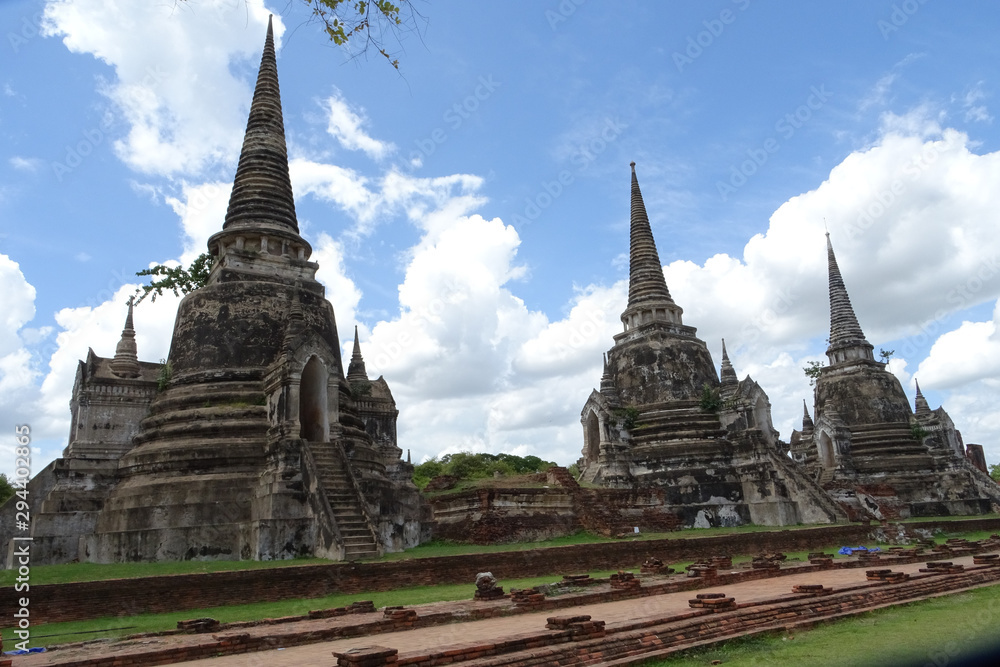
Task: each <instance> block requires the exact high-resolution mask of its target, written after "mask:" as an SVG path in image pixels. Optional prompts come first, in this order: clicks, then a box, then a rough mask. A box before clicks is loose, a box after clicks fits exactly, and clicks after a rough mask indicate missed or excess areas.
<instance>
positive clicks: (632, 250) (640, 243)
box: [628, 162, 673, 306]
mask: <svg viewBox="0 0 1000 667" xmlns="http://www.w3.org/2000/svg"><path fill="white" fill-rule="evenodd" d="M631 167H632V214H631V216H630V223H629V226H630V231H631V234H630V243H629V283H628V304H629V306H632V305H635V304H637V303H639V302H643V301H661V300H666V301H671V302H672V301H673V300H672V299H671V298H670V291H669V290H667V281H666V280H665V279H664V278H663V265H662V264H660V255H659V254H658V253H657V252H656V243H655V241H654V240H653V231H652V229H651V228H650V226H649V217H648V216H647V215H646V205H645V203H643V201H642V192H641V191H640V190H639V179H638V178H636V175H635V162H632V163H631Z"/></svg>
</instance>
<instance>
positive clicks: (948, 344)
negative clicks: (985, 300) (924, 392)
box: [916, 301, 1000, 389]
mask: <svg viewBox="0 0 1000 667" xmlns="http://www.w3.org/2000/svg"><path fill="white" fill-rule="evenodd" d="M998 325H1000V301H998V302H997V305H996V306H995V308H994V310H993V319H992V320H990V321H988V322H962V324H961V326H959V327H958V328H957V329H955V330H954V331H949V332H947V333H945V334H943V335H942V336H940V337H939V338H938V339H937V341H935V343H934V345H933V347H931V351H930V354H929V355H928V356H927V358H926V359H924V360H923V361H922V362H921V363H920V367H919V369H918V370H917V373H916V375H917V377H918V378H919V379H920V382H921V383H922V384H923V385H924V386H925V387H933V388H935V389H950V388H953V387H958V386H960V385H963V384H966V383H969V382H975V381H977V380H983V379H987V378H993V377H996V376H998V375H1000V333H998V332H1000V327H998Z"/></svg>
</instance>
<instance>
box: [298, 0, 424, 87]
mask: <svg viewBox="0 0 1000 667" xmlns="http://www.w3.org/2000/svg"><path fill="white" fill-rule="evenodd" d="M306 2H308V3H309V6H310V7H311V8H312V12H313V15H314V16H315V17H316V18H318V19H319V20H320V21H322V23H323V28H324V30H326V34H327V36H329V38H330V40H331V41H332V42H333V43H334V44H336V45H337V46H344V45H345V44H347V43H348V42H351V43H352V44H353V43H356V42H357V40H358V39H359V38H360V36H362V35H363V37H364V46H363V47H362V48H361V51H360V52H361V53H364V52H365V51H367V49H368V48H369V47H373V48H374V49H375V50H376V51H378V52H379V53H380V54H382V57H383V58H385V59H386V61H387V62H388V63H389V64H390V65H392V66H393V68H395V69H397V70H398V69H399V59H397V58H393V57H392V55H390V54H389V53H388V52H387V51H386V50H385V43H384V36H385V33H386V31H389V32H393V33H397V31H398V30H399V29H400V28H402V27H403V26H404V19H406V18H408V16H409V17H412V16H413V15H416V11H415V10H414V9H413V6H412V5H411V4H410V2H409V1H408V0H399V2H400V4H399V5H394V4H392V3H391V2H388V0H367V1H366V0H306ZM404 8H405V11H404ZM373 30H374V32H373ZM352 40H353V41H352ZM397 41H398V35H397Z"/></svg>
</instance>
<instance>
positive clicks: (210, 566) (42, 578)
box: [0, 558, 331, 586]
mask: <svg viewBox="0 0 1000 667" xmlns="http://www.w3.org/2000/svg"><path fill="white" fill-rule="evenodd" d="M330 562H331V561H328V560H325V559H323V558H295V559H292V560H266V561H260V560H197V561H195V560H187V561H167V562H162V563H112V564H102V563H66V564H65V565H35V566H33V567H32V568H31V583H32V585H38V584H65V583H70V582H74V581H105V580H108V579H133V578H137V577H154V576H158V575H167V574H198V573H203V572H228V571H232V570H266V569H270V568H276V567H293V566H296V565H323V564H329V563H330ZM16 577H17V570H0V586H12V585H13V584H14V579H15V578H16Z"/></svg>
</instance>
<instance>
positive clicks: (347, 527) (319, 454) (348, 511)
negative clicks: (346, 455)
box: [309, 443, 379, 560]
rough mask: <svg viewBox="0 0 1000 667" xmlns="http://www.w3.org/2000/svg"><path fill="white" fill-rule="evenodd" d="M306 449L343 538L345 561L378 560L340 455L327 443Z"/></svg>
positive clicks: (376, 549)
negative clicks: (311, 458)
mask: <svg viewBox="0 0 1000 667" xmlns="http://www.w3.org/2000/svg"><path fill="white" fill-rule="evenodd" d="M309 448H310V451H311V452H312V456H313V460H314V461H315V462H316V468H317V471H318V472H319V480H320V483H321V484H322V485H323V490H324V491H325V492H326V499H327V501H328V502H329V503H330V509H331V510H332V512H333V518H334V520H335V521H336V522H337V528H338V529H339V530H340V535H341V537H342V538H343V539H344V559H345V560H359V559H361V558H377V557H378V555H379V553H378V544H377V543H376V542H375V535H374V534H373V533H372V529H371V527H370V526H369V525H368V520H367V519H366V518H365V514H364V511H363V510H362V509H361V501H360V499H359V498H358V493H357V491H356V490H355V488H354V484H352V483H351V478H350V477H349V476H348V474H347V470H346V469H345V465H344V459H343V455H342V454H341V453H340V452H339V451H337V450H336V449H335V445H332V444H330V443H309Z"/></svg>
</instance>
